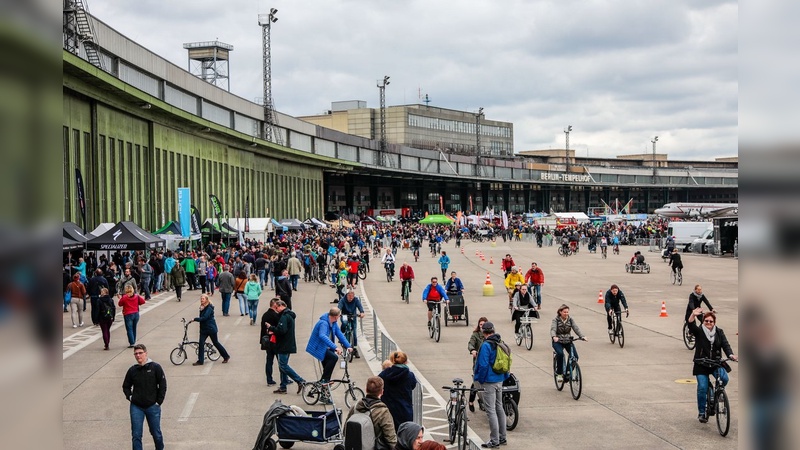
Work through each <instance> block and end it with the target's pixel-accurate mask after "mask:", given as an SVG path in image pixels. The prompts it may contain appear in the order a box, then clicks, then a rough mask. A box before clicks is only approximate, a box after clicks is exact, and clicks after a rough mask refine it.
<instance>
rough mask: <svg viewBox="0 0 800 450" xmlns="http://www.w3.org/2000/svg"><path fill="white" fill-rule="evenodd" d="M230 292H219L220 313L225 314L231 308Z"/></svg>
mask: <svg viewBox="0 0 800 450" xmlns="http://www.w3.org/2000/svg"><path fill="white" fill-rule="evenodd" d="M231 294H232V293H231V292H220V293H219V295H221V296H222V315H224V316H227V315H228V310H229V309H231Z"/></svg>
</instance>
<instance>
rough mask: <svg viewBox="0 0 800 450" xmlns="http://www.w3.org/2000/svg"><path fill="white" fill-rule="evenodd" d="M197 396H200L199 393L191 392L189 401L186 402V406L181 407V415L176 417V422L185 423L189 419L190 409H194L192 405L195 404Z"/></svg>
mask: <svg viewBox="0 0 800 450" xmlns="http://www.w3.org/2000/svg"><path fill="white" fill-rule="evenodd" d="M198 396H200V393H199V392H192V393H191V394H190V395H189V400H186V405H185V406H184V407H183V411H181V415H180V416H178V422H186V421H187V420H188V419H189V416H190V415H191V414H192V409H194V404H195V403H197V397H198Z"/></svg>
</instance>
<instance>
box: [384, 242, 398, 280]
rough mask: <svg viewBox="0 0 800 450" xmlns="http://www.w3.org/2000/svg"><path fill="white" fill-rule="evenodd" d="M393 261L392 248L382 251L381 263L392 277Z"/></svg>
mask: <svg viewBox="0 0 800 450" xmlns="http://www.w3.org/2000/svg"><path fill="white" fill-rule="evenodd" d="M394 261H395V258H394V253H392V249H390V248H387V249H386V253H384V254H383V256H382V257H381V264H383V267H385V268H386V270H388V271H389V273H391V274H392V277H394Z"/></svg>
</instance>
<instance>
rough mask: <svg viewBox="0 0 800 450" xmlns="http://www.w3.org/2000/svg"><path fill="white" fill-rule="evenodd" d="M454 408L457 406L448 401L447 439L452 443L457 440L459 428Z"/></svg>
mask: <svg viewBox="0 0 800 450" xmlns="http://www.w3.org/2000/svg"><path fill="white" fill-rule="evenodd" d="M454 409H455V407H454V406H453V405H452V404H451V403H450V402H449V401H448V402H447V413H446V414H447V437H448V439H446V441H447V442H450V443H451V444H452V443H454V442H455V441H456V431H457V430H458V428H457V427H456V425H457V423H456V419H455V416H454V414H453V410H454Z"/></svg>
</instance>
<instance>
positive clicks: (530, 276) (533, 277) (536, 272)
mask: <svg viewBox="0 0 800 450" xmlns="http://www.w3.org/2000/svg"><path fill="white" fill-rule="evenodd" d="M525 283H527V284H528V290H530V291H531V292H532V295H533V300H534V301H535V302H536V309H542V285H544V272H543V271H542V269H540V268H539V266H538V265H537V264H536V263H535V262H532V263H531V268H530V269H529V270H528V272H527V273H525Z"/></svg>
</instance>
